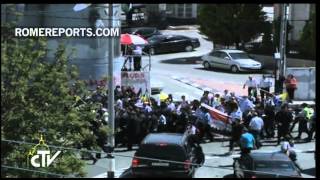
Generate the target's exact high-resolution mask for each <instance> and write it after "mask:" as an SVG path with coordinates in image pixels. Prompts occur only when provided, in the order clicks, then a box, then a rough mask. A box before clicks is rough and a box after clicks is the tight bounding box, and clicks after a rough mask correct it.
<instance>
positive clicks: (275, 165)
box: [255, 161, 294, 170]
mask: <svg viewBox="0 0 320 180" xmlns="http://www.w3.org/2000/svg"><path fill="white" fill-rule="evenodd" d="M255 167H256V170H262V169H264V170H265V169H279V170H280V169H281V170H294V167H293V165H292V163H291V162H281V161H280V162H279V161H260V162H255Z"/></svg>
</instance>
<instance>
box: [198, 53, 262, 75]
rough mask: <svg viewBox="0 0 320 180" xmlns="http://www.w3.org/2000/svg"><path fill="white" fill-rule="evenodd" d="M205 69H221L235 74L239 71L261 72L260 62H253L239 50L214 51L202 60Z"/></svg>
mask: <svg viewBox="0 0 320 180" xmlns="http://www.w3.org/2000/svg"><path fill="white" fill-rule="evenodd" d="M201 59H202V60H203V63H202V64H203V66H204V68H205V69H210V68H213V67H214V68H222V69H229V70H231V71H232V72H234V73H236V72H239V71H253V70H261V69H262V65H261V63H260V62H257V61H255V60H254V59H253V58H252V57H250V56H249V55H248V54H247V53H246V52H244V51H240V50H230V49H226V50H216V51H212V52H210V53H209V54H207V55H204V56H203V57H202V58H201Z"/></svg>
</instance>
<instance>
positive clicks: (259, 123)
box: [249, 112, 264, 149]
mask: <svg viewBox="0 0 320 180" xmlns="http://www.w3.org/2000/svg"><path fill="white" fill-rule="evenodd" d="M263 126H264V122H263V120H262V118H261V117H259V116H258V113H257V112H254V113H253V118H252V119H251V121H250V123H249V128H250V132H251V134H252V135H253V136H254V138H255V140H256V145H257V148H258V149H259V148H260V147H261V145H262V144H261V142H260V134H261V131H262V128H263Z"/></svg>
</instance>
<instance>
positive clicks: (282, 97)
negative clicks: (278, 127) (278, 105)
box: [279, 92, 288, 102]
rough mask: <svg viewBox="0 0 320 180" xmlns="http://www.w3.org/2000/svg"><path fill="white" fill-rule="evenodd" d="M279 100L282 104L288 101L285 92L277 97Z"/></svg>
mask: <svg viewBox="0 0 320 180" xmlns="http://www.w3.org/2000/svg"><path fill="white" fill-rule="evenodd" d="M279 97H280V99H281V101H282V102H284V101H286V100H287V99H288V93H287V92H285V93H282V94H280V95H279Z"/></svg>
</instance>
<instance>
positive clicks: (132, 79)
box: [121, 71, 150, 94]
mask: <svg viewBox="0 0 320 180" xmlns="http://www.w3.org/2000/svg"><path fill="white" fill-rule="evenodd" d="M121 86H124V87H134V90H135V92H136V93H137V92H138V91H139V89H140V88H141V89H142V94H145V93H146V91H148V90H149V89H150V82H149V72H140V71H122V72H121Z"/></svg>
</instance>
